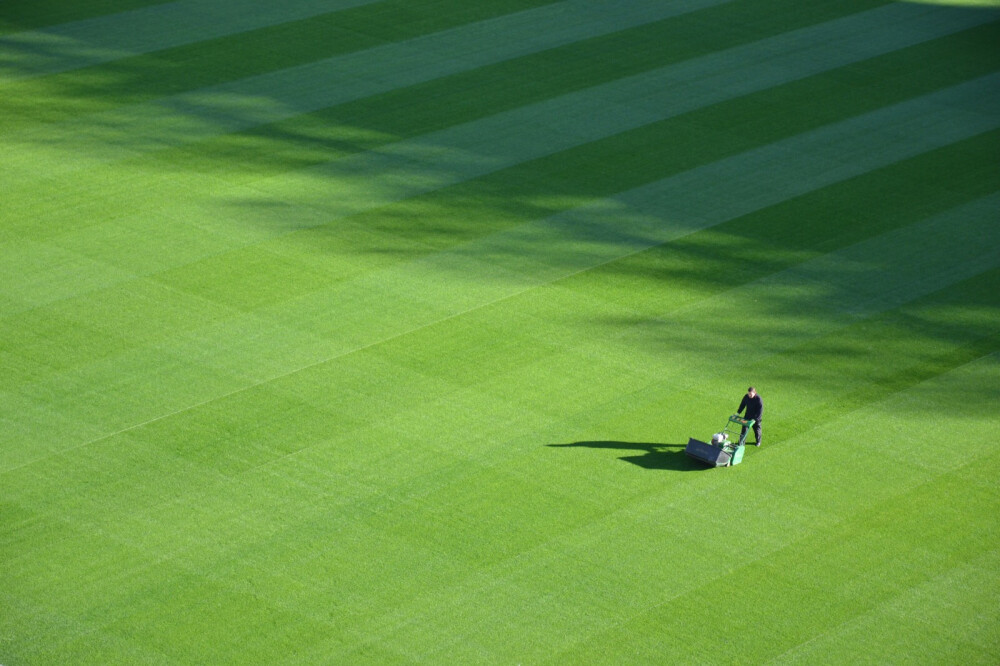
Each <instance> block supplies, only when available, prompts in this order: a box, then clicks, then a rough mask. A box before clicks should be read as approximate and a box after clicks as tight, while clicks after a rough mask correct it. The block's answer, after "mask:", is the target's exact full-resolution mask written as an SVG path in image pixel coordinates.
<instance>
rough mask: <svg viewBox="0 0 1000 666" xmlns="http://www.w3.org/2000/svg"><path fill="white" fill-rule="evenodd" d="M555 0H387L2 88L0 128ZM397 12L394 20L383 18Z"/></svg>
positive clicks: (305, 60)
mask: <svg viewBox="0 0 1000 666" xmlns="http://www.w3.org/2000/svg"><path fill="white" fill-rule="evenodd" d="M550 2H551V0H488V1H482V2H477V3H474V4H470V3H467V2H458V1H457V0H449V2H448V3H447V4H446V3H445V2H442V1H441V0H420V1H419V2H417V1H414V0H382V1H381V2H378V3H377V4H366V5H362V6H360V7H358V8H356V9H353V10H342V11H335V12H333V13H329V14H323V15H320V16H314V17H312V18H309V19H304V20H300V21H293V22H290V23H281V24H279V25H275V26H271V27H267V28H260V29H257V30H251V31H248V32H242V33H238V34H235V35H231V36H229V37H224V38H219V39H212V40H208V41H204V42H198V43H195V44H190V45H187V46H183V47H176V48H172V49H167V50H162V51H157V52H155V53H152V54H147V55H142V56H135V57H128V58H122V59H119V60H115V61H113V62H111V63H107V64H105V65H100V66H94V67H87V68H85V69H82V70H74V71H72V72H67V73H64V74H62V75H56V76H47V77H42V78H33V79H27V80H21V81H18V82H16V83H9V84H7V85H6V86H4V88H3V90H4V95H3V99H2V104H3V109H4V111H5V112H4V113H3V114H2V115H0V131H9V132H15V131H21V130H25V129H30V128H31V127H33V126H37V125H39V124H41V123H52V122H57V121H66V120H70V119H72V118H75V117H79V116H81V115H83V114H87V113H97V112H99V111H102V110H106V109H111V108H115V107H119V106H123V105H126V104H137V103H140V102H147V101H150V100H154V99H156V98H159V97H165V96H169V95H176V94H178V93H180V92H183V91H188V90H196V89H199V88H204V87H207V86H212V85H218V84H221V83H225V82H228V81H234V80H238V79H244V78H247V77H250V76H253V75H257V74H262V73H264V72H272V71H275V70H281V69H287V68H289V67H294V66H297V65H303V64H306V63H310V62H313V61H315V60H318V59H321V58H331V57H333V56H336V55H338V54H344V53H351V52H354V51H362V50H366V49H370V48H373V47H376V46H381V45H384V44H387V43H391V42H400V41H403V40H406V39H412V38H414V37H419V36H422V35H426V34H429V33H434V32H440V31H442V30H446V29H449V28H454V27H456V26H460V25H464V24H469V23H474V22H477V21H483V20H487V19H490V18H495V17H497V16H502V15H504V14H511V13H514V12H517V11H521V10H527V9H531V8H532V7H535V6H538V5H543V4H550ZM386 16H391V17H392V20H391V21H386V20H384V19H385V17H386Z"/></svg>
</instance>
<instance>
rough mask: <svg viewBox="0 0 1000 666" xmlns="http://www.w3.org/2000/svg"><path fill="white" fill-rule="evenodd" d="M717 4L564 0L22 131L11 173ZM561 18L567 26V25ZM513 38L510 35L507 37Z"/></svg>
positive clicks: (101, 157)
mask: <svg viewBox="0 0 1000 666" xmlns="http://www.w3.org/2000/svg"><path fill="white" fill-rule="evenodd" d="M725 1H728V0H682V1H681V2H677V3H663V2H658V1H656V0H636V1H634V2H630V3H628V5H625V6H623V7H621V8H618V9H616V10H615V11H609V10H608V7H607V4H606V3H605V2H603V1H602V0H564V2H561V3H558V4H554V5H546V6H543V7H539V8H536V9H533V10H526V11H522V12H517V13H515V14H512V15H508V16H501V17H497V18H494V19H492V20H488V21H481V22H478V23H475V24H472V25H468V26H461V27H458V28H453V29H450V30H445V31H442V32H439V33H434V34H431V35H425V36H421V37H416V38H414V39H409V40H405V41H402V42H398V43H392V44H386V45H384V46H379V47H375V48H373V49H368V50H365V51H361V52H357V53H350V54H345V55H342V56H336V57H333V58H327V59H322V60H317V61H315V62H312V63H308V64H305V65H300V66H298V67H292V68H287V69H283V70H280V71H277V72H271V73H265V74H260V75H257V76H253V77H250V78H248V79H243V80H240V81H235V82H232V83H226V84H220V85H218V86H211V87H208V88H202V89H199V90H197V91H192V92H187V93H182V94H179V95H173V96H170V97H166V98H163V99H161V100H158V101H155V102H150V103H145V104H137V105H130V106H126V107H122V108H119V109H113V110H110V111H107V112H102V113H98V114H94V115H92V116H84V117H83V118H80V119H75V120H73V121H70V122H66V123H59V124H57V125H54V126H53V125H46V126H43V127H40V128H37V129H33V130H24V131H22V132H20V133H19V135H18V136H17V138H16V139H17V143H18V144H21V146H22V147H23V148H22V150H24V149H25V148H26V149H27V150H28V152H27V154H22V155H21V157H22V158H24V159H25V160H27V163H26V164H24V163H22V164H21V165H20V167H21V168H22V169H26V170H27V171H28V172H31V171H35V173H38V171H37V170H38V169H39V168H40V167H41V168H43V169H44V170H45V171H47V172H49V173H50V174H51V173H64V172H65V171H64V169H65V168H66V167H67V166H69V165H68V163H67V162H66V161H65V160H60V159H58V156H57V155H53V156H52V157H53V159H52V160H51V161H48V162H49V163H48V164H44V163H40V162H41V160H42V155H41V148H42V147H43V146H46V145H52V144H53V143H60V144H62V146H63V147H62V149H61V150H62V151H65V150H71V151H73V152H74V153H75V157H76V161H77V166H73V167H72V170H76V169H78V168H85V167H86V166H87V164H88V162H85V160H88V161H89V165H90V166H94V165H96V164H99V163H101V162H104V161H107V160H111V159H125V158H127V157H131V156H134V155H136V154H141V153H144V152H147V151H152V150H161V149H163V148H165V147H167V146H172V145H173V146H176V145H183V144H186V143H191V142H193V141H198V140H204V139H205V138H208V137H211V136H217V135H219V134H224V133H228V132H234V131H237V130H240V129H246V128H248V127H253V126H256V125H261V124H264V123H268V122H274V121H275V120H278V119H281V118H287V117H289V116H293V115H297V114H301V113H305V112H308V111H313V110H316V109H319V108H324V107H328V106H332V105H334V104H340V103H343V102H346V101H351V100H354V99H359V98H362V97H367V96H370V95H374V94H377V93H381V92H385V91H387V90H393V89H395V88H398V87H401V86H405V85H412V84H414V83H419V82H421V81H428V80H431V79H435V78H439V77H441V76H446V75H448V74H451V73H454V72H459V71H465V70H469V69H473V68H476V67H481V66H483V65H487V64H491V63H495V62H499V61H501V60H505V59H509V58H514V57H518V56H522V55H526V54H529V53H535V52H538V51H541V50H544V49H549V48H552V47H554V46H558V45H561V44H567V43H572V42H574V41H577V40H580V39H585V38H588V37H593V36H595V35H598V34H604V33H610V32H614V31H617V30H622V29H625V28H627V27H630V26H634V25H641V24H643V23H648V22H651V21H656V20H660V19H663V18H666V17H669V16H675V15H678V14H683V13H685V12H690V11H696V10H698V9H701V8H704V7H709V6H712V5H715V4H719V3H721V2H725ZM567 15H569V16H572V20H569V21H567V19H566V17H567ZM512 35H516V36H517V38H516V39H512V38H511V36H512ZM400 63H406V64H405V66H401V65H400ZM13 148H14V146H11V147H10V149H11V159H10V160H8V161H7V165H9V166H15V165H16V164H17V162H20V161H21V159H19V158H18V156H17V155H16V154H15V153H14V152H13ZM57 152H60V151H57ZM63 154H65V153H63ZM18 170H20V169H18ZM52 170H55V171H54V172H53V171H52ZM15 173H17V171H15Z"/></svg>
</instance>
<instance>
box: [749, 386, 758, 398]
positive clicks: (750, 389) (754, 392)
mask: <svg viewBox="0 0 1000 666" xmlns="http://www.w3.org/2000/svg"><path fill="white" fill-rule="evenodd" d="M747 395H748V396H750V397H751V398H752V397H754V396H755V395H757V389H755V388H754V387H752V386H751V387H750V388H748V389H747Z"/></svg>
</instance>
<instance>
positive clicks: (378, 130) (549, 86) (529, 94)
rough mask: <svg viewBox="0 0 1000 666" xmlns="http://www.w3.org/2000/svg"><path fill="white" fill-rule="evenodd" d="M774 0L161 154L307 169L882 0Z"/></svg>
mask: <svg viewBox="0 0 1000 666" xmlns="http://www.w3.org/2000/svg"><path fill="white" fill-rule="evenodd" d="M774 4H775V3H774V2H770V1H769V0H740V1H738V2H733V3H727V4H725V5H720V6H717V7H712V8H709V9H705V10H701V11H699V12H694V13H691V14H685V15H682V16H679V17H674V18H670V19H666V20H663V21H657V22H655V23H652V24H648V25H644V26H640V27H638V28H633V29H629V30H624V31H621V32H618V33H614V34H612V35H607V36H602V37H598V38H594V39H589V40H584V41H580V42H577V43H574V44H571V45H568V46H564V47H559V48H554V49H550V50H547V51H544V52H541V53H537V54H532V55H529V56H525V57H523V58H516V59H513V60H509V61H506V62H502V63H497V64H495V65H491V66H488V67H482V68H478V69H476V70H473V71H470V72H464V73H462V74H456V75H453V76H447V77H443V78H440V79H437V80H435V81H431V82H428V83H425V84H420V85H416V86H411V87H407V88H402V89H399V90H395V91H392V92H389V93H385V94H381V95H375V96H373V97H368V98H365V99H362V100H358V101H356V102H351V103H348V104H342V105H338V106H336V107H332V108H329V109H324V110H322V111H317V112H314V113H309V114H305V115H302V116H297V117H295V118H291V119H288V120H284V121H281V122H278V123H273V124H269V125H262V126H260V127H257V128H254V129H253V130H248V131H246V132H241V133H236V134H234V135H231V136H228V137H222V138H219V139H213V140H212V141H209V142H205V143H202V144H198V145H196V146H190V147H188V148H185V149H181V150H180V151H179V152H177V153H173V151H172V152H171V153H170V154H165V155H164V156H163V157H164V159H168V160H170V159H172V160H173V161H177V162H182V163H184V164H187V165H191V164H194V165H197V166H198V168H212V166H213V165H216V164H221V163H228V162H230V161H232V160H238V161H239V162H240V164H241V165H243V168H245V169H257V170H260V171H263V172H279V171H283V170H285V169H295V168H302V167H304V166H309V165H310V164H318V163H322V162H324V161H327V160H330V159H335V158H338V157H342V156H344V155H347V154H351V153H354V152H359V151H363V150H371V149H373V148H376V147H378V146H379V145H382V144H384V143H386V142H389V141H394V140H400V139H405V138H408V137H414V136H419V135H421V134H425V133H428V132H432V131H435V130H441V129H445V128H447V127H450V126H452V125H457V124H461V123H467V122H471V121H474V120H477V119H479V118H483V117H486V116H490V115H493V114H496V113H499V112H502V111H506V110H511V109H516V108H518V107H521V106H525V105H528V104H532V103H536V102H540V101H543V100H546V99H551V98H554V97H558V96H560V95H565V94H568V93H571V92H574V91H577V90H581V89H583V88H589V87H592V86H595V85H600V84H602V83H608V82H610V81H614V80H617V79H620V78H624V77H627V76H631V75H635V74H639V73H642V72H645V71H649V70H651V69H656V68H659V67H664V66H667V65H670V64H673V63H678V62H682V61H685V60H689V59H692V58H697V57H699V56H704V55H708V54H710V53H713V52H715V51H718V50H722V49H727V48H732V47H736V46H740V45H742V44H747V43H750V42H753V41H758V40H760V39H764V38H767V37H770V36H774V35H778V34H781V33H783V32H787V31H789V30H794V29H797V28H803V27H806V26H809V25H815V24H818V23H822V22H824V21H828V20H832V19H835V18H838V17H841V16H846V15H849V14H851V13H855V12H860V11H864V10H866V9H871V8H873V7H876V6H879V5H882V4H886V3H885V2H883V1H882V0H850V1H849V2H843V3H836V5H835V7H832V6H828V5H826V4H824V5H822V6H821V7H817V8H815V9H813V10H811V11H809V12H804V11H793V5H794V4H795V2H794V0H779V2H778V3H777V4H778V5H779V6H778V7H776V8H775V7H774ZM338 126H347V127H361V128H364V129H366V130H372V134H371V135H370V138H369V139H368V140H367V141H364V142H343V141H336V140H333V141H330V140H325V139H324V138H323V137H324V136H325V135H327V134H328V133H329V130H330V128H331V127H338ZM379 137H381V138H379Z"/></svg>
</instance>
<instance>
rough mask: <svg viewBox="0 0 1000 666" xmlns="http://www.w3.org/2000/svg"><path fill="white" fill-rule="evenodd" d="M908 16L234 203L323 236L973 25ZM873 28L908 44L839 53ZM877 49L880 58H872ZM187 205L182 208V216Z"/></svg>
mask: <svg viewBox="0 0 1000 666" xmlns="http://www.w3.org/2000/svg"><path fill="white" fill-rule="evenodd" d="M899 11H900V10H898V9H897V8H895V6H894V7H890V8H886V9H884V10H876V11H875V12H869V13H865V14H860V15H857V16H853V17H849V18H846V19H842V20H840V21H833V22H830V23H826V24H822V25H821V26H816V27H814V28H808V29H804V30H802V31H797V32H794V33H789V34H788V35H782V36H779V37H775V38H772V39H768V40H764V41H762V42H759V43H755V44H751V45H748V46H745V47H738V48H737V49H735V50H733V51H732V52H726V53H724V54H722V55H713V56H707V57H705V58H700V59H696V60H694V61H691V62H687V63H681V64H678V65H674V66H670V67H667V68H664V69H663V70H657V71H655V72H653V73H647V74H644V75H639V76H636V77H630V78H628V79H625V80H622V81H616V82H613V83H610V84H605V85H602V86H598V87H595V88H593V89H589V90H586V91H582V92H579V93H573V94H570V95H566V96H562V97H559V98H557V99H555V100H550V101H547V102H541V103H538V104H534V105H530V106H527V107H522V108H520V109H516V110H513V111H509V112H505V113H502V114H498V115H496V116H492V117H489V118H485V119H483V120H480V121H476V122H474V123H469V124H464V125H460V126H457V127H453V128H449V129H446V130H442V131H440V132H435V133H432V134H429V135H424V136H421V137H417V138H414V139H411V140H406V141H400V142H396V143H392V144H389V145H386V146H385V147H383V148H380V149H377V150H373V151H369V152H366V153H362V154H360V155H356V156H351V157H347V158H345V159H343V160H336V161H332V162H330V163H327V164H323V165H318V166H315V167H311V168H308V169H304V170H301V171H298V172H294V173H286V174H282V175H281V176H276V177H274V178H272V179H264V180H261V181H259V182H257V183H254V184H252V185H249V186H245V187H242V188H239V187H237V188H232V189H230V190H228V191H227V192H226V193H225V195H226V196H227V197H229V198H230V199H232V200H233V202H234V203H235V205H236V209H237V210H238V211H239V215H240V216H241V217H244V218H245V217H246V215H247V207H249V206H251V205H254V204H255V208H256V210H258V211H266V210H267V209H268V207H269V205H270V204H272V203H274V202H277V201H281V202H283V205H282V213H283V214H282V221H281V228H289V227H291V228H296V227H298V228H301V227H303V226H315V225H317V224H321V223H324V222H329V221H330V218H331V217H341V216H344V215H349V214H356V213H358V212H361V211H363V210H366V209H372V208H377V207H381V206H385V205H386V204H389V203H391V202H393V201H400V200H403V199H407V198H412V197H414V196H416V195H417V194H420V193H422V192H429V191H433V190H437V189H440V188H442V187H445V186H447V185H450V184H454V183H456V182H461V181H464V180H469V179H471V178H473V177H476V176H479V175H483V174H486V173H490V172H494V171H499V170H500V169H503V168H506V167H510V166H512V165H516V164H519V163H522V162H526V161H528V160H531V159H536V158H538V157H541V156H543V155H548V154H552V153H558V152H560V151H564V150H568V149H570V148H573V147H575V146H578V145H580V144H583V143H586V142H588V141H590V142H592V141H596V140H597V139H601V138H605V137H608V136H612V135H615V134H618V133H621V132H626V131H628V130H631V129H635V128H637V127H642V126H645V125H649V124H651V123H654V122H659V121H662V120H663V119H664V118H671V117H675V116H678V115H681V114H684V113H686V112H691V111H695V110H698V109H700V108H704V107H705V106H707V105H710V104H712V103H716V102H719V101H722V100H726V99H730V98H731V96H732V95H738V94H747V93H750V92H753V91H755V90H759V88H755V84H754V83H753V81H754V80H755V78H754V76H753V75H752V72H751V70H754V69H755V68H754V66H753V65H747V66H746V69H741V68H740V67H739V66H734V62H739V63H754V62H755V59H757V58H759V57H760V56H761V54H762V53H780V52H782V49H794V50H799V49H802V48H807V49H815V50H814V51H813V53H814V54H815V55H814V57H812V58H806V57H805V55H804V54H803V56H802V58H801V59H799V60H797V61H796V63H795V64H794V65H791V66H788V67H783V68H781V69H782V70H783V71H782V72H780V73H778V74H776V76H775V78H774V79H771V80H769V81H767V82H766V83H763V82H762V84H761V85H763V86H764V87H765V89H766V87H767V86H769V85H776V84H778V83H781V82H783V81H787V80H790V79H791V80H794V79H795V78H802V77H805V76H809V75H810V74H815V73H817V72H822V71H826V70H829V69H832V68H835V67H838V66H842V65H845V64H849V63H853V62H857V61H858V59H862V58H864V57H866V56H868V57H870V56H875V55H878V54H881V53H884V52H885V51H884V49H892V48H899V47H903V46H906V45H908V44H910V43H912V42H911V41H910V40H914V39H915V40H917V41H918V42H919V41H920V40H923V39H930V38H933V37H934V36H940V34H941V33H940V32H939V31H942V30H943V31H944V32H945V34H947V33H948V32H950V31H952V30H961V29H962V27H967V24H966V23H965V21H966V18H965V15H957V16H961V17H962V18H960V19H959V20H958V23H950V22H949V20H947V19H946V18H945V17H952V16H956V15H955V14H952V13H946V14H943V15H941V16H938V15H936V14H933V13H932V14H929V15H928V14H926V13H925V12H921V13H918V14H909V15H908V14H907V12H906V10H903V11H902V13H897V12H899ZM906 16H909V17H910V18H912V19H913V20H914V21H915V23H916V27H915V30H914V32H915V33H917V34H919V35H920V36H919V37H918V36H914V33H907V32H906V31H905V30H904V29H903V27H904V26H907V25H909V24H908V23H907V22H906V21H905V20H904V18H905V17H906ZM928 19H931V20H928ZM969 20H971V21H973V23H978V22H980V21H982V20H983V17H982V16H981V15H972V18H971V19H969ZM869 22H873V23H874V24H875V25H881V26H882V27H886V26H888V25H892V26H893V28H894V31H893V33H894V34H897V35H900V36H901V41H900V42H892V41H891V40H889V39H878V40H875V39H867V40H863V43H862V44H860V45H858V47H857V48H856V49H852V50H850V51H848V50H845V49H842V48H839V43H838V42H837V41H836V40H837V38H838V37H839V36H843V35H845V34H853V33H857V32H861V33H862V34H868V33H867V30H865V29H864V26H866V25H868V26H869V29H871V24H870V23H869ZM810 44H814V46H810ZM868 48H870V49H871V51H867V49H868ZM799 67H801V68H802V69H798V68H799ZM720 70H721V71H722V72H727V73H724V74H722V75H721V76H722V77H723V78H724V81H723V80H721V79H720V80H719V81H718V83H719V87H716V88H712V89H708V90H706V89H703V88H701V87H700V86H699V84H698V82H699V81H700V80H701V79H702V78H704V77H706V76H709V75H715V74H717V73H718V72H719V71H720ZM779 77H784V78H779ZM723 84H725V85H723ZM650 88H653V89H657V90H661V89H662V90H665V91H666V92H665V93H664V97H662V98H660V99H658V100H657V101H658V103H657V104H656V105H655V108H653V106H654V105H651V106H650V108H649V109H637V108H636V107H633V106H631V105H630V104H629V103H628V102H625V101H623V100H627V99H628V97H629V95H641V94H642V92H641V91H644V90H649V89H650ZM865 101H866V100H864V99H860V100H854V102H855V103H857V104H859V105H861V106H864V105H865ZM868 106H869V107H870V105H868ZM803 120H806V121H808V120H809V119H808V118H806V119H803ZM655 129H656V128H653V130H655ZM640 136H641V135H640ZM484 137H488V140H487V139H484ZM734 138H735V137H734ZM754 138H755V137H752V136H747V137H744V138H743V139H742V140H743V141H744V142H745V141H747V140H748V139H750V140H754ZM659 140H662V136H661V137H660V139H659ZM744 145H745V144H744ZM563 157H564V158H565V157H569V156H563ZM574 157H575V156H574ZM74 168H75V167H74ZM615 171H618V170H615ZM620 173H621V174H623V175H627V174H629V173H630V171H628V170H622V171H620ZM375 174H378V178H377V179H375V178H374V177H373V176H374V175H375ZM611 175H612V176H614V175H615V173H614V172H612V174H611ZM331 178H336V183H337V187H336V188H335V189H334V188H331V187H330V182H331V181H330V179H331ZM527 180H528V181H530V180H531V179H530V178H528V179H527ZM546 184H547V185H549V186H551V185H553V184H554V183H553V182H552V181H551V179H549V180H547V181H546ZM291 192H294V199H292V200H291V202H292V203H295V204H296V207H295V208H293V209H288V208H287V205H288V204H289V202H290V198H289V194H290V193H291ZM216 196H218V194H217V195H216ZM184 204H185V202H178V206H183V205H184ZM195 208H196V210H199V211H204V208H203V204H200V203H198V204H196V205H195ZM177 214H178V215H181V216H184V217H203V216H202V215H199V214H197V213H195V212H194V211H191V212H188V211H178V212H177ZM212 217H213V218H214V219H218V220H220V221H222V220H224V219H225V218H224V217H220V212H219V211H218V210H216V211H215V212H213V215H212Z"/></svg>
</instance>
